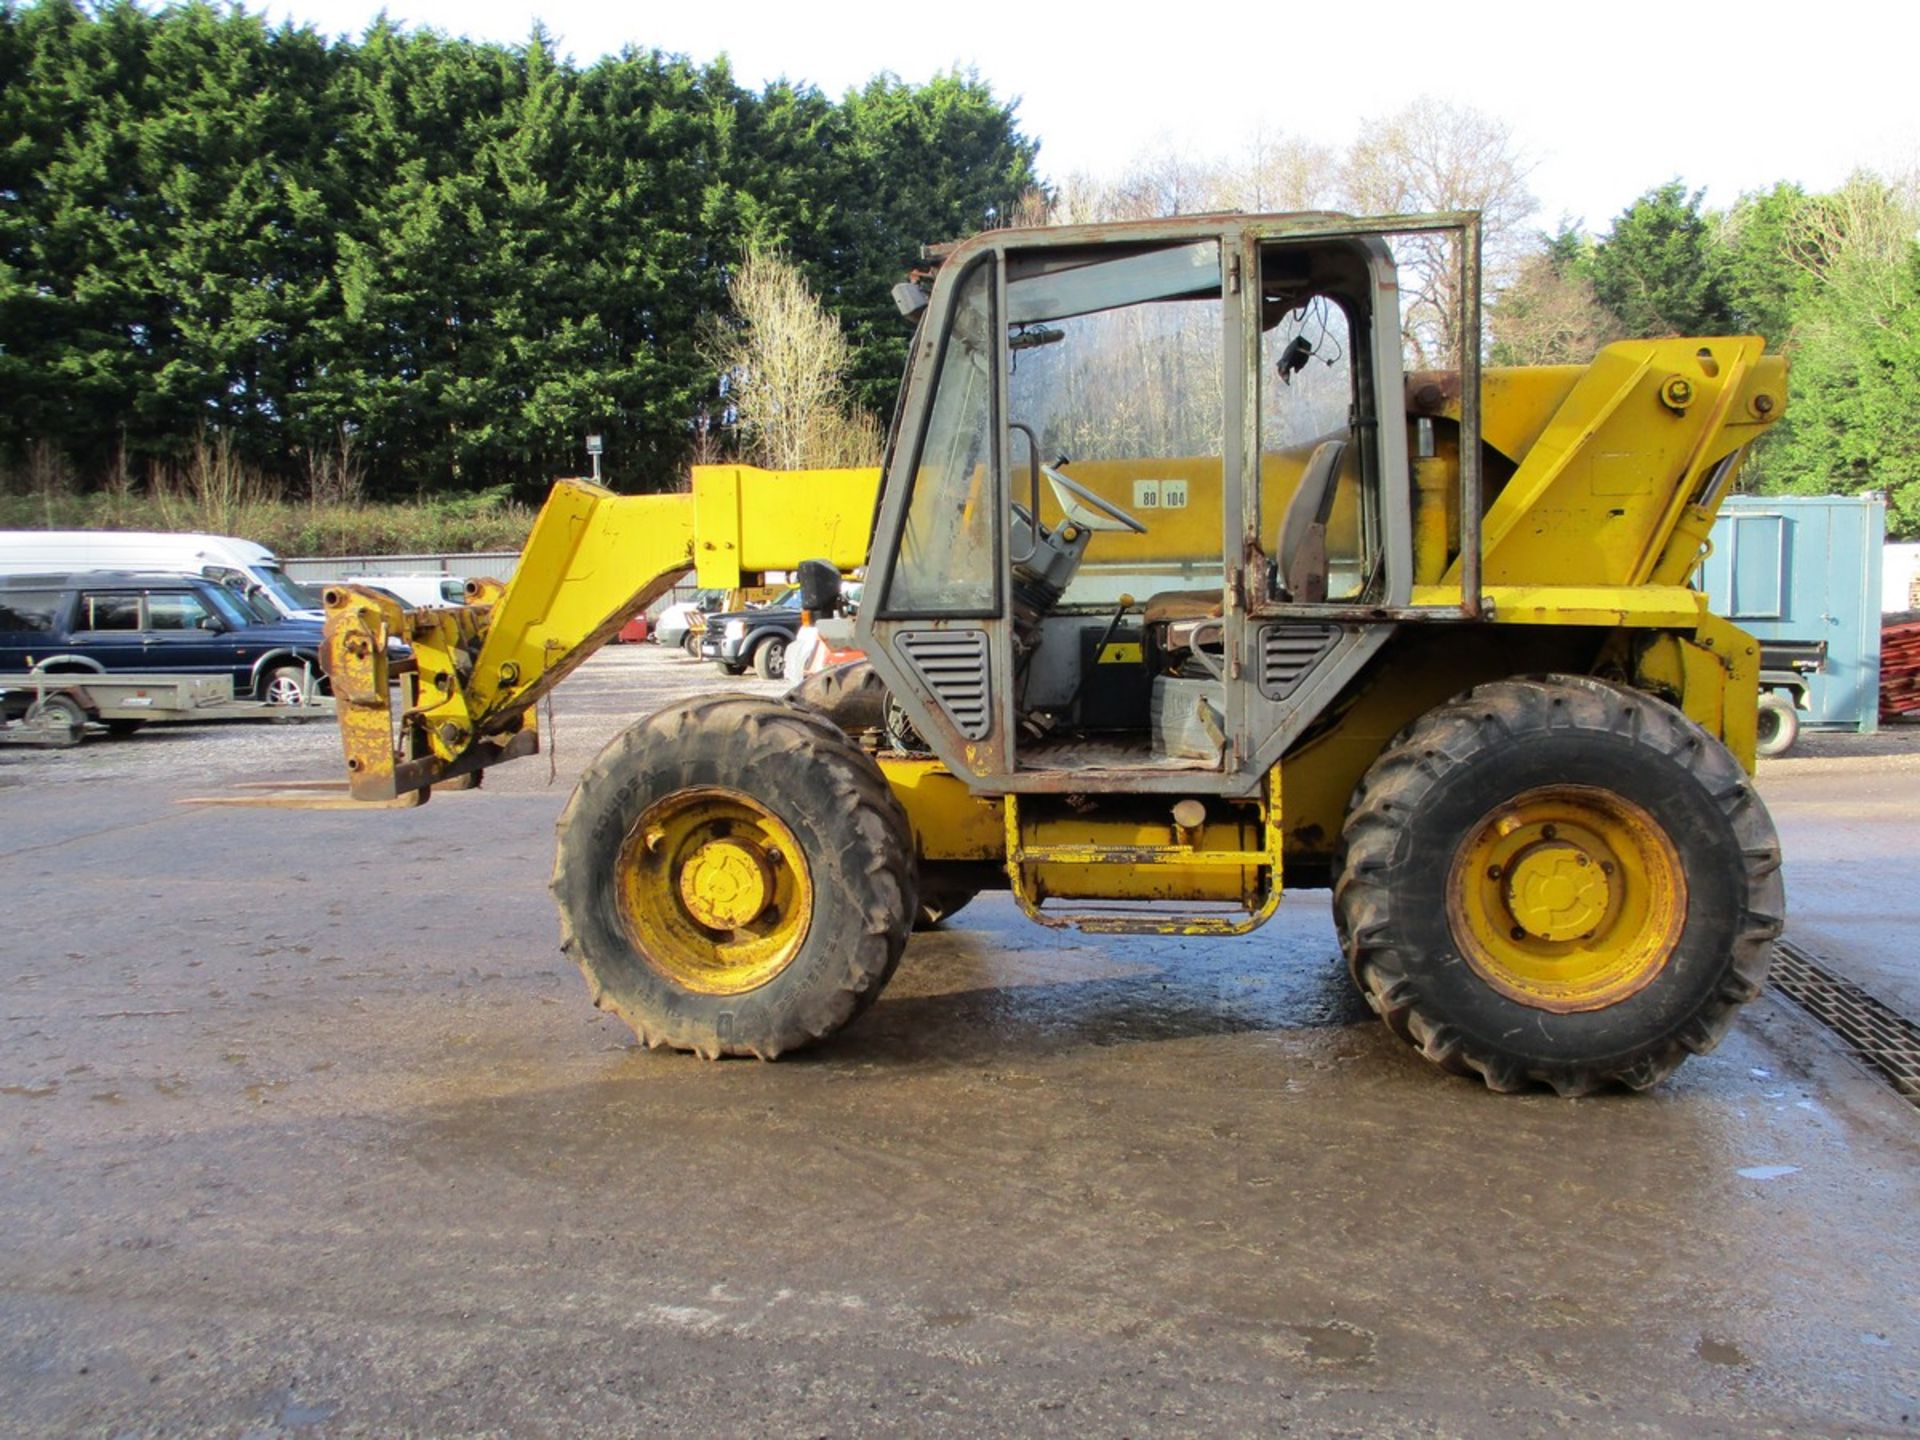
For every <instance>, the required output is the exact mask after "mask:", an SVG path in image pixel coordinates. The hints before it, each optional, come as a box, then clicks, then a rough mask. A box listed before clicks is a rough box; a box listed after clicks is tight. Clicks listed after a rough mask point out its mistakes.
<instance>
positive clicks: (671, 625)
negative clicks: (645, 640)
mask: <svg viewBox="0 0 1920 1440" xmlns="http://www.w3.org/2000/svg"><path fill="white" fill-rule="evenodd" d="M726 603H727V592H726V591H724V590H701V591H699V592H697V593H696V594H695V595H694V597H693V599H691V600H681V601H679V602H678V603H676V604H673V605H669V606H667V608H666V609H664V610H662V611H661V612H660V613H659V614H658V615H656V616H655V617H654V620H653V625H652V627H651V628H652V633H653V638H654V639H656V640H658V641H659V642H660V643H661V644H662V645H678V646H683V647H684V646H686V645H687V643H688V637H689V636H691V635H693V634H695V633H696V632H697V631H698V630H699V629H700V628H701V626H700V622H701V620H703V619H704V617H706V616H708V615H711V614H713V613H715V612H716V611H718V610H719V608H720V607H721V606H722V605H724V604H726ZM698 645H699V642H698V641H695V642H694V648H693V649H690V650H688V651H687V653H688V654H689V655H691V654H694V653H696V651H697V649H698Z"/></svg>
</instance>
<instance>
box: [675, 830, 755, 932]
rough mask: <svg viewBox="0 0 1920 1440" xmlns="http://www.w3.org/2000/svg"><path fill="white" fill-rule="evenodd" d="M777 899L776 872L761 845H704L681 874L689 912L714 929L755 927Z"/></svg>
mask: <svg viewBox="0 0 1920 1440" xmlns="http://www.w3.org/2000/svg"><path fill="white" fill-rule="evenodd" d="M772 896H773V870H772V867H771V866H770V865H769V864H768V863H767V857H766V854H765V853H764V852H763V851H762V850H760V848H759V847H758V846H754V845H746V844H742V843H741V842H740V841H738V840H731V839H729V840H714V841H711V842H710V843H708V844H706V845H702V846H701V847H700V849H699V850H697V851H696V852H695V853H694V854H693V855H692V857H691V858H689V859H688V860H687V862H686V864H685V865H684V866H683V867H682V868H681V871H680V898H681V899H682V900H684V901H686V905H687V913H688V914H689V915H691V916H693V918H694V919H695V920H697V921H699V922H700V923H701V924H702V925H705V926H707V927H709V928H710V929H714V930H738V929H740V928H741V927H743V926H745V925H749V924H751V923H752V922H753V921H754V920H756V919H758V918H759V917H760V914H761V912H762V911H764V910H765V909H766V908H767V901H768V900H769V899H771V898H772Z"/></svg>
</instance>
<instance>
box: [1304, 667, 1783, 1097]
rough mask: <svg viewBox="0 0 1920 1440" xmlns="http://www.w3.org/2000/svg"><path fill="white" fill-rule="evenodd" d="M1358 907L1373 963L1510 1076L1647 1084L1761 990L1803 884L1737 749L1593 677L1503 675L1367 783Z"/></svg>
mask: <svg viewBox="0 0 1920 1440" xmlns="http://www.w3.org/2000/svg"><path fill="white" fill-rule="evenodd" d="M1345 847H1346V857H1345V862H1344V864H1343V866H1342V870H1341V874H1340V878H1339V881H1338V883H1337V884H1336V886H1335V890H1334V905H1335V910H1336V914H1337V916H1338V919H1339V925H1340V930H1341V933H1342V936H1343V938H1344V942H1345V945H1346V949H1347V957H1348V963H1349V965H1350V966H1351V968H1352V971H1353V975H1354V979H1355V981H1356V982H1357V983H1358V985H1359V986H1360V989H1361V991H1362V993H1364V994H1365V995H1366V997H1367V999H1368V1002H1369V1003H1370V1004H1371V1005H1372V1006H1373V1008H1374V1009H1375V1010H1376V1011H1377V1012H1378V1013H1379V1014H1380V1015H1381V1016H1382V1018H1384V1019H1385V1020H1386V1022H1387V1023H1388V1025H1389V1026H1391V1027H1392V1028H1393V1030H1394V1031H1395V1033H1397V1034H1399V1035H1400V1036H1401V1037H1402V1038H1403V1039H1405V1040H1407V1041H1408V1042H1409V1043H1410V1044H1412V1045H1413V1046H1414V1047H1415V1048H1417V1049H1418V1050H1419V1051H1420V1052H1421V1054H1423V1055H1424V1056H1425V1057H1426V1058H1427V1059H1429V1060H1431V1061H1433V1062H1434V1063H1435V1064H1437V1065H1439V1066H1441V1067H1442V1068H1444V1069H1447V1070H1450V1071H1453V1072H1455V1073H1459V1074H1478V1075H1479V1076H1480V1077H1481V1078H1482V1079H1483V1080H1484V1081H1485V1082H1486V1084H1487V1085H1488V1087H1489V1088H1491V1089H1494V1090H1520V1089H1525V1088H1526V1087H1527V1086H1529V1085H1531V1084H1546V1085H1550V1086H1552V1087H1553V1088H1554V1089H1555V1090H1557V1091H1559V1092H1560V1093H1561V1094H1563V1095H1584V1094H1588V1093H1590V1092H1592V1091H1594V1090H1598V1089H1601V1088H1603V1087H1605V1086H1607V1085H1612V1084H1620V1085H1625V1086H1627V1087H1629V1088H1631V1089H1635V1090H1644V1089H1646V1088H1647V1087H1649V1086H1651V1085H1654V1084H1656V1083H1658V1082H1659V1081H1660V1080H1662V1079H1664V1078H1665V1077H1666V1076H1668V1075H1670V1074H1671V1073H1672V1072H1673V1071H1674V1070H1675V1069H1676V1068H1677V1067H1678V1066H1679V1065H1680V1063H1681V1062H1682V1061H1683V1060H1685V1058H1686V1057H1687V1056H1688V1055H1689V1054H1700V1053H1703V1052H1705V1051H1708V1050H1711V1049H1712V1048H1713V1047H1714V1046H1715V1045H1716V1044H1718V1043H1719V1040H1720V1038H1721V1036H1723V1035H1724V1034H1725V1033H1726V1030H1727V1027H1728V1026H1729V1025H1730V1024H1731V1023H1732V1020H1733V1014H1734V1011H1735V1010H1736V1009H1737V1008H1738V1007H1739V1006H1740V1005H1741V1004H1743V1003H1744V1002H1746V1001H1748V1000H1751V999H1753V998H1754V996H1756V995H1757V994H1759V992H1760V986H1761V984H1762V982H1763V981H1764V980H1765V978H1766V973H1767V965H1768V961H1769V958H1770V956H1771V949H1772V941H1773V938H1774V937H1775V936H1776V935H1778V934H1779V933H1780V926H1781V919H1782V916H1783V914H1784V910H1785V895H1784V890H1783V887H1782V884H1781V878H1780V850H1779V842H1778V840H1777V838H1776V837H1775V834H1774V829H1773V822H1772V820H1771V819H1770V818H1769V817H1768V815H1767V812H1766V807H1765V806H1764V805H1762V803H1761V801H1760V797H1759V796H1758V794H1756V793H1755V791H1754V789H1753V786H1752V784H1751V783H1750V781H1749V780H1748V777H1747V775H1746V774H1745V772H1744V771H1742V770H1741V768H1740V766H1739V764H1738V763H1737V762H1736V761H1735V760H1734V758H1733V757H1732V755H1730V754H1729V753H1728V752H1727V750H1726V749H1725V747H1724V746H1722V745H1721V744H1720V743H1719V742H1718V741H1717V740H1715V739H1714V738H1713V737H1712V736H1710V735H1708V734H1707V733H1706V732H1705V731H1704V730H1702V729H1701V728H1700V727H1699V726H1697V725H1695V724H1694V723H1693V722H1692V721H1691V720H1688V719H1687V718H1686V717H1685V716H1683V715H1682V714H1680V713H1679V711H1677V710H1675V709H1673V708H1672V707H1671V706H1668V705H1666V704H1663V703H1662V702H1660V701H1658V700H1655V699H1653V698H1651V697H1649V696H1647V695H1644V694H1641V693H1639V692H1637V691H1633V690H1628V689H1624V688H1621V687H1619V686H1615V685H1610V684H1607V683H1604V682H1602V681H1598V680H1593V679H1590V678H1586V677H1581V676H1550V677H1543V678H1540V679H1531V680H1510V681H1501V682H1498V683H1495V684H1490V685H1482V686H1480V687H1478V688H1477V689H1474V690H1472V691H1470V692H1468V693H1467V694H1466V695H1464V696H1462V697H1460V698H1459V699H1457V700H1454V701H1452V702H1450V703H1448V704H1446V705H1443V706H1441V707H1440V708H1439V709H1437V710H1434V711H1432V712H1431V713H1430V714H1428V715H1426V716H1424V717H1423V718H1421V719H1420V720H1418V721H1416V722H1415V723H1414V724H1413V725H1411V726H1410V727H1408V729H1407V730H1405V731H1404V732H1402V733H1401V735H1400V736H1399V737H1397V738H1396V740H1395V741H1394V743H1393V744H1392V745H1391V746H1390V747H1389V748H1388V749H1387V750H1386V751H1385V752H1384V753H1383V754H1382V755H1381V756H1380V758H1379V759H1378V760H1376V761H1375V762H1374V764H1373V766H1372V767H1371V768H1370V769H1369V770H1368V771H1367V774H1366V776H1365V778H1364V779H1363V780H1362V781H1361V784H1360V787H1359V789H1358V790H1357V791H1356V792H1355V796H1354V801H1353V805H1352V808H1351V810H1350V811H1349V814H1348V817H1347V822H1346V827H1345Z"/></svg>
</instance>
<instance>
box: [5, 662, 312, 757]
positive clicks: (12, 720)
mask: <svg viewBox="0 0 1920 1440" xmlns="http://www.w3.org/2000/svg"><path fill="white" fill-rule="evenodd" d="M317 690H318V687H317V686H315V685H313V684H312V683H311V682H310V681H309V683H308V684H307V685H305V686H304V687H302V693H303V694H305V695H306V696H308V699H307V700H306V701H305V702H304V703H302V704H298V705H270V704H267V703H265V702H263V701H259V700H237V699H235V698H234V694H233V681H232V679H230V678H229V677H228V676H225V675H139V674H124V675H108V674H72V673H60V674H50V673H47V672H44V671H31V672H28V673H26V674H18V675H0V721H4V726H3V727H0V743H7V744H29V745H32V744H38V745H53V746H60V747H64V746H69V745H78V744H79V743H80V742H81V741H82V740H83V739H84V738H85V737H86V731H87V726H88V725H89V724H97V725H101V726H104V727H105V728H106V730H107V732H108V733H109V734H112V735H128V734H131V733H132V732H134V731H135V730H138V729H140V728H141V727H142V726H145V725H154V724H168V723H175V724H177V723H180V722H183V721H204V720H245V719H255V720H265V719H270V720H300V719H308V720H317V719H329V718H331V717H332V716H333V714H334V706H333V702H332V700H331V699H329V698H326V697H323V696H320V695H318V694H317V693H316V692H317Z"/></svg>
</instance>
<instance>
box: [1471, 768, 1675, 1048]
mask: <svg viewBox="0 0 1920 1440" xmlns="http://www.w3.org/2000/svg"><path fill="white" fill-rule="evenodd" d="M1686 914H1687V877H1686V873H1685V871H1684V870H1682V869H1681V866H1680V855H1679V852H1678V851H1676V850H1675V849H1674V846H1673V841H1672V840H1670V839H1668V838H1667V834H1666V832H1665V831H1664V830H1663V829H1661V828H1660V826H1659V824H1658V823H1657V822H1655V820H1654V818H1653V817H1652V816H1651V815H1649V814H1647V812H1646V811H1645V810H1642V809H1641V808H1640V807H1639V806H1638V805H1635V804H1634V803H1633V802H1632V801H1630V800H1625V799H1622V798H1621V797H1620V796H1618V795H1616V794H1614V793H1612V792H1611V791H1608V790H1600V789H1594V788H1591V787H1588V786H1583V785H1551V786H1546V787H1543V788H1541V789H1538V790H1529V791H1527V792H1526V793H1525V794H1522V795H1517V796H1515V797H1514V798H1513V799H1512V800H1510V801H1508V802H1507V803H1506V804H1504V805H1501V806H1500V807H1498V808H1497V809H1495V810H1493V811H1492V812H1491V813H1490V814H1488V815H1487V816H1486V817H1485V818H1483V819H1482V820H1481V821H1480V822H1479V823H1478V824H1477V825H1475V826H1474V828H1473V829H1472V831H1471V832H1469V834H1468V836H1467V839H1466V841H1465V843H1464V844H1462V845H1461V847H1460V850H1459V852H1458V854H1457V855H1456V856H1455V858H1454V862H1453V871H1452V873H1451V875H1450V876H1449V881H1448V886H1447V919H1448V920H1449V922H1450V923H1451V924H1452V927H1453V935H1454V939H1455V940H1456V941H1457V942H1458V943H1459V946H1460V951H1461V954H1462V955H1464V956H1465V958H1466V961H1467V963H1468V964H1469V965H1471V966H1472V967H1473V969H1474V972H1475V973H1476V974H1477V975H1479V976H1480V978H1481V979H1483V980H1485V981H1486V982H1487V983H1488V984H1489V985H1491V986H1493V988H1494V989H1496V990H1498V991H1500V993H1501V994H1503V995H1506V996H1508V997H1509V998H1511V999H1514V1000H1518V1001H1519V1002H1520V1003H1521V1004H1523V1005H1531V1006H1533V1007H1535V1008H1536V1009H1540V1010H1552V1011H1556V1012H1560V1013H1570V1012H1573V1011H1579V1010H1599V1009H1603V1008H1605V1007H1606V1006H1608V1005H1617V1004H1619V1003H1620V1002H1621V1001H1622V1000H1625V999H1627V998H1628V997H1629V996H1632V995H1635V994H1638V993H1639V992H1640V991H1641V990H1643V989H1645V988H1646V986H1648V985H1649V984H1651V983H1652V981H1653V979H1654V977H1655V976H1657V975H1658V974H1659V973H1660V972H1661V970H1662V969H1663V968H1665V966H1666V963H1667V961H1668V959H1669V958H1670V957H1671V956H1672V954H1673V950H1674V947H1675V946H1676V945H1677V944H1679V941H1680V932H1681V929H1682V928H1683V926H1684V924H1685V921H1686Z"/></svg>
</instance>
